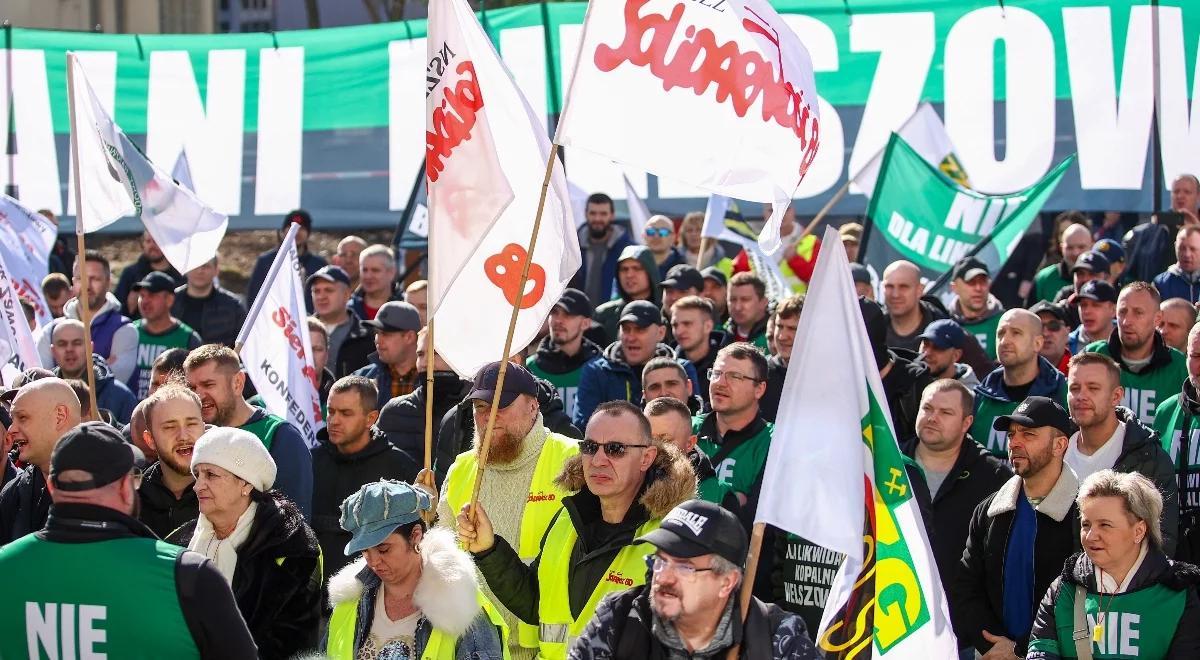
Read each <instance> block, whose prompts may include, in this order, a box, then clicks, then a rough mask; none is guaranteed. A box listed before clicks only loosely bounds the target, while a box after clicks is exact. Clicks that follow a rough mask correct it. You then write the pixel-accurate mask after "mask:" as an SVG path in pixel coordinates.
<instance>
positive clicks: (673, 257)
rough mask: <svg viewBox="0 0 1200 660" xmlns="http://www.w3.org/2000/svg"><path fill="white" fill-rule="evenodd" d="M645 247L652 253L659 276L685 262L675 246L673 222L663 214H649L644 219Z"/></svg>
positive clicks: (665, 274)
mask: <svg viewBox="0 0 1200 660" xmlns="http://www.w3.org/2000/svg"><path fill="white" fill-rule="evenodd" d="M645 231H646V238H645V241H646V247H648V248H650V252H651V253H652V254H653V255H654V262H655V263H656V264H658V275H659V277H666V276H667V271H669V270H671V268H672V267H673V266H677V265H679V264H683V263H687V261H686V260H685V259H684V258H683V254H682V253H680V252H679V250H678V249H676V248H675V243H676V242H678V238H679V237H678V236H677V235H676V233H675V223H674V221H672V220H671V219H670V218H668V217H667V216H665V215H654V216H650V219H649V220H647V221H646V230H645Z"/></svg>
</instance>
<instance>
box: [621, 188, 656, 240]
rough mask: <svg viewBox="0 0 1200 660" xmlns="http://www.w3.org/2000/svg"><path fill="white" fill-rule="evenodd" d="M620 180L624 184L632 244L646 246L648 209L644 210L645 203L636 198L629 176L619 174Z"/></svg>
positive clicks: (648, 219)
mask: <svg viewBox="0 0 1200 660" xmlns="http://www.w3.org/2000/svg"><path fill="white" fill-rule="evenodd" d="M621 179H622V180H623V181H624V182H625V203H626V204H627V205H628V206H629V232H630V233H631V234H633V242H635V243H637V244H638V245H645V244H646V223H647V222H650V209H648V208H646V202H643V201H642V198H641V197H638V194H637V191H636V190H634V189H633V184H632V183H630V182H629V175H628V174H625V173H624V172H622V173H621Z"/></svg>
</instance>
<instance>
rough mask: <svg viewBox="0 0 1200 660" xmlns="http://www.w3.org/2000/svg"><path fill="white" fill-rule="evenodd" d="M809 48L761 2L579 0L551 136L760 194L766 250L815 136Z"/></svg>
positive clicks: (687, 179)
mask: <svg viewBox="0 0 1200 660" xmlns="http://www.w3.org/2000/svg"><path fill="white" fill-rule="evenodd" d="M817 112H818V111H817V91H816V84H815V83H814V79H813V69H812V60H811V58H810V57H809V54H808V50H807V49H805V47H804V44H802V43H801V42H800V39H799V38H798V37H797V36H796V34H795V33H794V32H792V29H791V28H790V27H788V25H787V24H786V23H785V22H784V21H783V19H781V18H780V17H779V14H777V13H776V12H775V10H774V9H772V8H771V6H770V3H769V2H768V1H767V0H725V1H723V2H719V3H707V4H705V3H699V2H691V1H688V0H606V1H605V2H591V3H588V9H587V17H586V19H585V20H584V28H583V37H582V39H581V41H580V45H579V53H578V58H577V60H576V62H575V72H574V76H573V77H572V79H571V84H570V88H569V90H568V91H567V96H566V102H565V106H564V108H563V113H562V118H561V120H560V123H559V125H558V134H557V138H556V140H555V141H556V142H557V143H558V144H561V145H563V146H566V147H579V148H580V149H584V150H586V151H591V152H594V153H597V154H601V155H604V156H606V157H608V158H611V159H613V160H616V161H619V162H621V163H625V164H627V165H631V166H634V167H637V168H640V169H644V170H646V171H648V172H652V173H654V174H657V175H659V176H664V177H668V178H671V179H674V180H676V181H681V182H683V183H688V184H691V185H694V186H698V187H700V188H704V189H707V190H709V191H710V192H713V193H717V194H719V195H725V196H727V197H732V198H734V199H744V200H750V201H755V202H771V203H772V204H773V205H774V208H775V213H774V214H773V215H772V217H771V219H770V220H769V221H768V223H767V225H766V226H765V227H764V228H763V231H762V233H761V234H760V235H759V243H760V244H761V245H762V247H763V250H764V251H766V252H767V253H771V252H773V251H775V250H776V249H777V247H778V244H779V225H780V222H781V220H782V218H783V212H784V210H786V208H787V206H788V204H789V203H790V201H791V198H792V196H793V195H794V194H795V191H796V188H797V187H798V186H799V185H800V181H801V180H802V179H803V178H804V174H805V173H806V172H807V171H808V168H809V166H810V165H811V164H812V162H813V159H814V158H816V156H817V145H818V144H819V142H820V122H819V121H818V117H817Z"/></svg>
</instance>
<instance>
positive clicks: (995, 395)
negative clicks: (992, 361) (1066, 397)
mask: <svg viewBox="0 0 1200 660" xmlns="http://www.w3.org/2000/svg"><path fill="white" fill-rule="evenodd" d="M1037 361H1038V375H1037V378H1035V379H1033V387H1031V388H1029V396H1047V397H1053V396H1054V395H1055V394H1056V393H1057V392H1058V385H1059V381H1065V380H1066V379H1065V377H1064V376H1063V375H1062V372H1061V371H1059V370H1058V368H1057V367H1055V366H1054V365H1053V364H1050V361H1049V360H1047V359H1046V358H1044V357H1042V356H1041V355H1039V356H1037ZM975 392H976V394H982V395H983V396H986V397H988V398H989V399H995V400H997V401H1009V398H1008V391H1007V390H1005V389H1004V367H996V368H995V369H994V370H993V371H992V373H990V374H988V375H987V376H985V377H984V378H983V379H982V380H981V381H979V386H978V387H976V388H975Z"/></svg>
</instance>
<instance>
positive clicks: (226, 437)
mask: <svg viewBox="0 0 1200 660" xmlns="http://www.w3.org/2000/svg"><path fill="white" fill-rule="evenodd" d="M201 463H209V464H211V465H215V466H217V467H220V468H224V469H226V470H228V471H230V472H232V473H233V474H235V475H237V476H238V477H240V478H241V479H244V480H245V481H247V482H249V484H250V485H251V486H254V487H255V488H257V489H258V490H261V491H264V492H265V491H267V490H269V489H270V488H271V486H272V485H273V484H274V483H275V470H276V468H275V459H273V458H271V452H269V451H267V448H266V447H265V446H264V445H263V443H262V440H259V439H258V436H256V435H254V434H253V433H251V432H249V431H243V430H242V429H235V428H232V427H229V426H215V427H213V428H211V429H209V430H207V431H205V432H204V435H202V436H200V439H199V440H197V441H196V445H195V446H194V447H192V470H195V469H196V466H197V465H199V464H201Z"/></svg>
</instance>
